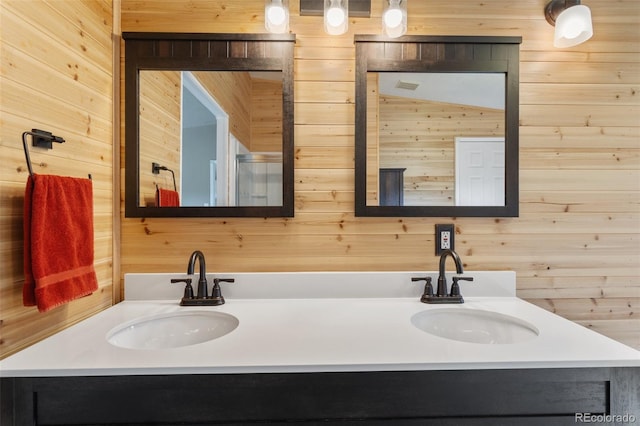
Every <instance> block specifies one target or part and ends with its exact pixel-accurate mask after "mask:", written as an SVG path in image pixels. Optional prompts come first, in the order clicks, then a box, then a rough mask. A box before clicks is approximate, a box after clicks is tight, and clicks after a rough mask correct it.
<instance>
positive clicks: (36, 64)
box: [0, 0, 117, 358]
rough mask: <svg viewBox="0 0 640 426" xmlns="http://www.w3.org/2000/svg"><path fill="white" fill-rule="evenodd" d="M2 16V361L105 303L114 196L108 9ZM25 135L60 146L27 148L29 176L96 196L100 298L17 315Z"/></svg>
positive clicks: (4, 10)
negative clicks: (63, 181) (87, 186)
mask: <svg viewBox="0 0 640 426" xmlns="http://www.w3.org/2000/svg"><path fill="white" fill-rule="evenodd" d="M0 15H1V16H2V23H1V24H0V39H1V42H0V49H1V50H2V54H1V55H0V57H1V60H2V65H1V67H0V90H1V95H0V115H1V117H2V119H1V121H2V125H1V126H0V173H1V174H0V191H1V194H2V203H1V204H0V235H1V238H0V271H2V273H1V274H0V334H1V336H0V358H2V357H5V356H7V355H9V354H11V353H13V352H15V351H18V350H20V349H22V348H24V347H26V346H28V345H30V344H33V343H35V342H37V341H38V340H41V339H43V338H45V337H47V336H49V335H51V334H53V333H55V332H57V331H60V330H61V329H63V328H65V327H68V326H69V325H71V324H74V323H76V322H78V321H80V320H82V319H84V318H86V317H88V316H90V315H93V314H95V313H96V312H98V311H100V310H102V309H104V308H106V307H108V306H110V305H111V304H112V301H113V295H112V293H113V261H114V259H113V253H112V251H113V250H112V247H113V226H114V224H113V217H114V214H113V197H114V193H113V112H112V108H113V95H112V93H113V70H112V64H113V60H112V52H113V46H112V36H111V33H112V9H111V4H110V2H106V1H76V0H60V1H51V2H45V1H38V2H35V1H20V0H7V1H4V0H3V1H2V3H0ZM43 17H46V19H45V21H46V24H43ZM32 128H38V129H43V130H48V131H51V132H53V133H54V134H56V135H60V136H62V137H63V138H64V139H65V140H66V142H65V143H64V144H59V145H58V144H54V147H53V150H44V149H41V148H31V149H30V153H31V160H32V163H33V167H34V172H35V173H42V174H56V175H67V176H78V177H86V176H87V174H89V173H90V174H91V175H92V178H93V188H94V196H93V205H94V258H95V262H94V266H95V269H96V274H97V277H98V285H99V289H98V291H97V292H95V293H93V294H92V295H91V296H88V297H84V298H81V299H78V300H76V301H73V302H71V303H69V304H67V305H63V306H61V307H58V308H55V309H53V310H51V311H49V312H47V313H44V314H41V313H38V311H37V309H36V308H35V307H23V306H22V286H23V282H24V273H23V270H24V264H23V244H24V241H23V235H22V226H23V203H24V189H25V182H26V180H27V167H26V162H25V157H24V151H23V149H22V143H21V140H20V137H21V134H22V132H24V131H28V130H31V129H32ZM28 142H29V144H30V143H31V142H30V141H28ZM115 196H117V195H115ZM52 226H55V224H52ZM51 255H52V256H58V255H63V254H61V253H52V254H51Z"/></svg>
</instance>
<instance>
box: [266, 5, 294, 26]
mask: <svg viewBox="0 0 640 426" xmlns="http://www.w3.org/2000/svg"><path fill="white" fill-rule="evenodd" d="M264 27H265V28H266V29H267V31H269V32H270V33H274V34H282V33H286V32H287V31H289V0H265V6H264Z"/></svg>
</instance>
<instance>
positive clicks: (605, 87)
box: [122, 0, 640, 348]
mask: <svg viewBox="0 0 640 426" xmlns="http://www.w3.org/2000/svg"><path fill="white" fill-rule="evenodd" d="M240 3H241V4H240ZM290 3H291V23H290V28H291V32H293V33H295V34H296V35H297V39H296V48H295V58H296V60H295V65H294V68H295V102H296V104H295V145H296V160H295V167H296V170H295V199H296V210H295V217H293V218H289V219H277V218H274V219H226V220H221V219H180V220H176V219H173V220H171V219H159V218H158V219H146V220H139V219H135V220H134V219H132V220H127V219H125V220H123V232H122V248H123V255H122V269H123V272H149V271H158V272H159V271H182V270H184V268H185V266H186V261H187V258H188V255H189V254H190V252H191V251H192V250H194V249H201V250H203V251H204V252H205V254H206V255H207V260H208V265H209V268H210V270H211V271H216V270H226V271H235V270H237V271H304V270H402V269H418V270H420V269H430V270H433V269H437V258H436V257H435V256H434V255H433V254H432V253H433V238H434V236H433V234H434V224H436V223H455V226H456V232H457V235H456V243H457V245H458V247H457V248H458V250H459V251H460V253H461V255H462V257H463V260H464V262H465V264H466V265H467V269H468V270H469V271H473V270H474V269H495V270H505V269H506V270H515V271H516V272H517V276H518V287H519V292H520V294H521V296H522V297H525V298H527V299H529V300H532V301H533V302H534V303H536V304H539V305H541V306H543V307H544V308H545V309H550V310H552V311H555V312H557V313H559V314H560V315H563V316H565V317H567V318H569V319H573V320H576V321H578V322H579V323H580V324H583V325H585V326H587V327H591V328H593V329H595V330H597V331H600V332H602V333H604V334H607V335H609V336H611V337H613V338H616V339H619V340H621V341H623V342H625V343H627V344H630V345H632V346H635V347H638V348H640V329H639V328H638V313H637V312H638V309H637V304H638V298H639V297H640V296H639V292H640V241H639V239H638V238H639V234H640V201H639V200H640V186H639V185H640V184H639V183H638V182H639V181H640V175H639V172H640V161H639V157H638V156H639V150H640V123H639V121H638V117H639V116H640V102H638V95H637V90H638V87H639V86H640V54H639V53H640V32H638V30H637V22H638V19H639V18H640V2H638V1H636V0H620V1H615V2H612V1H608V0H590V1H589V2H588V3H589V4H588V6H589V7H590V8H591V10H592V15H593V20H594V32H595V35H594V37H593V38H592V39H591V40H589V41H588V42H586V43H584V44H582V45H580V46H577V47H574V48H571V49H555V48H553V46H552V38H553V27H551V26H550V25H549V24H547V22H546V21H545V19H544V16H543V13H542V9H543V6H544V2H540V1H537V0H524V1H517V2H489V1H486V2H476V1H471V0H462V1H457V2H451V1H450V0H430V1H428V2H421V1H412V2H409V10H408V13H409V20H408V24H409V31H408V32H409V34H434V35H435V34H440V35H504V36H522V38H523V43H522V45H521V64H520V82H521V85H520V88H521V96H520V101H521V106H520V120H521V127H520V161H521V164H522V166H521V190H520V200H521V203H520V211H521V214H520V217H518V218H507V219H493V218H404V219H400V218H355V217H354V213H353V211H354V210H353V185H354V177H353V148H354V134H353V125H354V112H355V111H354V105H353V102H354V88H355V86H354V78H355V77H354V70H355V51H354V45H353V35H354V34H379V33H380V25H379V19H378V18H379V17H380V15H381V13H382V2H377V1H374V2H372V19H365V18H354V19H352V20H351V21H350V25H349V32H348V33H347V34H345V35H344V36H338V37H330V36H327V35H325V34H324V33H323V31H322V22H321V19H319V18H316V17H308V16H304V17H301V16H299V14H298V11H297V9H298V7H299V3H298V2H296V1H292V2H290ZM263 7H264V2H263V1H261V0H247V1H243V2H236V1H228V0H194V1H190V2H183V1H178V0H171V1H164V2H156V1H152V0H123V2H122V27H123V30H124V31H182V32H184V31H205V32H207V31H211V32H264V27H263ZM592 300H595V304H594V302H593V301H592Z"/></svg>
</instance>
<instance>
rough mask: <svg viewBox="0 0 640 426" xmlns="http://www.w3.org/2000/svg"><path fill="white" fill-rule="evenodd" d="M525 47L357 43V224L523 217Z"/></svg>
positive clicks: (410, 40) (430, 41) (439, 41)
mask: <svg viewBox="0 0 640 426" xmlns="http://www.w3.org/2000/svg"><path fill="white" fill-rule="evenodd" d="M519 42H520V39H519V38H516V37H436V36H405V37H400V38H397V39H384V38H381V37H380V36H356V58H357V59H356V215H358V216H452V217H455V216H496V217H497V216H517V214H518V44H519Z"/></svg>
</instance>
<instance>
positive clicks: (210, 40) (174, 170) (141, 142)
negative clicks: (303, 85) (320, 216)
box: [122, 32, 295, 217]
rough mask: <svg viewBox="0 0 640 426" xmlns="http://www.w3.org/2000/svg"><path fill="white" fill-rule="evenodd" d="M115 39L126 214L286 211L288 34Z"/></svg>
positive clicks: (289, 209)
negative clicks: (120, 67) (120, 64)
mask: <svg viewBox="0 0 640 426" xmlns="http://www.w3.org/2000/svg"><path fill="white" fill-rule="evenodd" d="M122 37H123V39H124V41H125V66H124V69H125V71H124V72H125V216H126V217H291V216H293V212H294V205H293V203H294V193H293V185H294V178H293V173H294V172H293V138H294V136H293V109H294V103H293V47H294V43H295V35H291V34H285V35H274V34H203V33H138V32H128V33H123V35H122Z"/></svg>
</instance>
